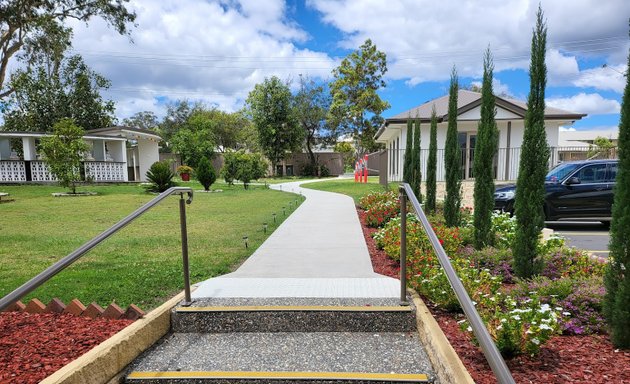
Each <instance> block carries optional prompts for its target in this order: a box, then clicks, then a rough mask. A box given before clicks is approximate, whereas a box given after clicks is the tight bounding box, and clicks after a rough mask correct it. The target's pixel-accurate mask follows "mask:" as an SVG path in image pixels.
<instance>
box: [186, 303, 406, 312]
mask: <svg viewBox="0 0 630 384" xmlns="http://www.w3.org/2000/svg"><path fill="white" fill-rule="evenodd" d="M411 311H412V308H411V307H410V306H401V305H398V306H367V305H366V306H335V305H241V306H203V307H192V306H191V307H177V308H176V309H175V312H180V313H181V312H411Z"/></svg>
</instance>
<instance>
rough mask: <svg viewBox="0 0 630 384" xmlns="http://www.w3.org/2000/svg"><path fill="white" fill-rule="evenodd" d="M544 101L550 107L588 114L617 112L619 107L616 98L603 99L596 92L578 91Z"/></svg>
mask: <svg viewBox="0 0 630 384" xmlns="http://www.w3.org/2000/svg"><path fill="white" fill-rule="evenodd" d="M545 102H546V104H547V105H548V106H550V107H555V108H560V109H564V110H565V111H571V112H578V113H586V114H589V115H603V114H610V113H619V111H620V109H621V105H620V104H619V102H618V101H617V100H610V99H604V98H603V97H602V96H601V95H600V94H598V93H589V94H587V93H578V94H577V95H574V96H571V97H567V98H549V99H547V100H545Z"/></svg>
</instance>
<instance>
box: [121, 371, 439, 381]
mask: <svg viewBox="0 0 630 384" xmlns="http://www.w3.org/2000/svg"><path fill="white" fill-rule="evenodd" d="M127 379H132V380H150V379H275V380H364V381H394V382H413V383H418V382H427V381H429V376H427V375H426V374H423V373H368V372H293V371H270V372H253V371H223V372H222V371H166V372H140V371H134V372H131V373H130V374H129V375H128V376H127Z"/></svg>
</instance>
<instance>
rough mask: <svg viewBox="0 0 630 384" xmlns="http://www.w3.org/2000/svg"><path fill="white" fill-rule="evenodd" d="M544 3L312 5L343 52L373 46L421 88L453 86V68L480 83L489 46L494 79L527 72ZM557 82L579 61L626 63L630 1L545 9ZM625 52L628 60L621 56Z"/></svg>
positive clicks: (361, 1)
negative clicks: (339, 37)
mask: <svg viewBox="0 0 630 384" xmlns="http://www.w3.org/2000/svg"><path fill="white" fill-rule="evenodd" d="M538 3H539V1H538V0H488V1H484V2H483V5H480V3H479V2H462V1H456V0H451V1H449V0H442V1H417V0H399V1H375V0H374V1H367V0H308V1H307V4H308V5H309V6H311V7H312V8H313V9H316V10H317V11H318V12H320V13H321V15H322V19H323V20H324V21H325V22H326V23H328V24H330V25H332V26H334V27H336V28H338V29H339V30H341V31H342V32H343V33H344V34H345V39H344V40H343V41H342V42H340V44H341V45H342V46H343V47H346V48H356V47H358V46H359V45H360V44H361V43H362V42H363V41H364V40H365V39H367V38H371V39H372V40H373V41H374V43H375V44H376V45H377V47H378V48H379V49H381V50H384V51H385V52H386V53H387V55H388V60H389V62H390V65H389V73H388V75H389V76H390V77H391V78H393V79H410V80H409V81H408V84H410V85H415V84H418V83H420V82H423V81H429V80H438V81H439V80H445V79H448V77H449V73H450V70H451V68H452V66H453V64H456V65H457V69H458V73H459V74H460V75H462V76H470V77H479V75H480V73H481V70H482V55H483V52H484V50H485V49H486V47H487V46H488V44H490V47H491V50H492V52H493V55H494V58H495V72H499V71H502V70H505V69H527V68H528V65H529V48H530V44H531V32H532V28H533V26H534V24H535V13H536V10H537V8H538ZM542 6H543V9H544V12H545V17H546V19H547V25H548V42H549V44H548V48H549V55H548V58H549V59H550V60H551V64H552V65H549V66H548V68H549V72H550V78H551V79H553V81H556V80H555V79H556V78H558V79H559V80H558V81H560V80H562V78H565V77H570V76H575V75H576V74H577V61H576V57H590V56H593V55H598V56H610V57H613V56H614V57H615V58H616V60H617V61H614V64H617V63H620V62H623V59H619V58H620V57H626V54H627V48H628V42H627V26H628V19H627V17H628V14H630V2H629V1H627V0H607V1H605V2H602V1H598V0H575V1H574V0H571V1H568V0H565V1H559V0H555V1H544V2H543V4H542ZM619 52H622V53H625V54H623V55H620V54H619Z"/></svg>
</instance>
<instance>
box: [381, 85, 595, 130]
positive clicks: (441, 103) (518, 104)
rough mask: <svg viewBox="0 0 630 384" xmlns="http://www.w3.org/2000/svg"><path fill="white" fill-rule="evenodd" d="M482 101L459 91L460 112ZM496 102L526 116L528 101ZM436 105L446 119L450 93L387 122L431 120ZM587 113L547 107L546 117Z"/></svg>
mask: <svg viewBox="0 0 630 384" xmlns="http://www.w3.org/2000/svg"><path fill="white" fill-rule="evenodd" d="M480 103H481V93H479V92H473V91H468V90H465V89H460V90H459V91H458V93H457V110H458V114H460V113H463V112H466V111H467V110H470V109H472V108H474V107H476V106H477V105H479V104H480ZM496 104H497V105H498V106H501V107H502V108H504V109H507V110H510V111H512V112H514V113H516V114H517V115H521V116H523V117H524V116H525V111H526V110H527V103H525V102H523V101H521V100H514V99H510V98H505V97H499V96H497V97H496ZM433 106H435V112H436V114H437V116H438V119H439V120H445V119H446V118H447V116H448V95H444V96H442V97H438V98H437V99H433V100H429V101H427V102H426V103H424V104H421V105H419V106H417V107H414V108H411V109H410V110H408V111H405V112H402V113H399V114H397V115H395V116H392V117H390V118H388V119H385V121H386V123H389V122H399V121H403V120H404V121H406V120H407V119H408V118H410V117H411V118H420V119H421V120H430V119H431V111H432V109H433ZM584 116H586V115H585V114H580V113H574V112H569V111H565V110H562V109H558V108H552V107H546V108H545V117H547V118H567V119H572V120H577V119H581V118H582V117H584Z"/></svg>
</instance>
